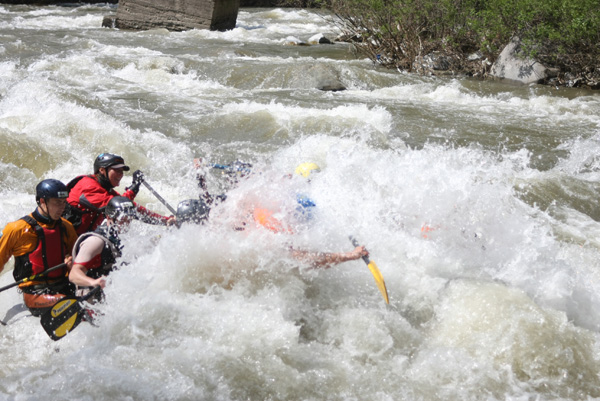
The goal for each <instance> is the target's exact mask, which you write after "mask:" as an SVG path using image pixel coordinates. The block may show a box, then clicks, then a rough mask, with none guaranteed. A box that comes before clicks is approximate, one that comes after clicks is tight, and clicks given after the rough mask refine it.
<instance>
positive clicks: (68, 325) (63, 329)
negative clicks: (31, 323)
mask: <svg viewBox="0 0 600 401" xmlns="http://www.w3.org/2000/svg"><path fill="white" fill-rule="evenodd" d="M76 320H77V313H75V314H73V316H71V317H70V318H69V320H67V321H66V322H64V323H63V324H61V325H60V326H58V327H57V328H56V330H54V335H55V336H56V337H64V336H66V335H67V333H68V332H69V331H71V329H72V328H73V325H74V324H75V321H76Z"/></svg>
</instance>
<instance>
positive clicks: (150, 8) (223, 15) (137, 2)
mask: <svg viewBox="0 0 600 401" xmlns="http://www.w3.org/2000/svg"><path fill="white" fill-rule="evenodd" d="M239 8H240V0H119V6H118V7H117V15H116V18H115V21H114V26H115V27H116V28H119V29H135V30H147V29H155V28H166V29H168V30H170V31H185V30H189V29H210V30H211V31H225V30H228V29H233V28H235V23H236V20H237V14H238V10H239Z"/></svg>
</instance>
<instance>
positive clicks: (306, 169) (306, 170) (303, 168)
mask: <svg viewBox="0 0 600 401" xmlns="http://www.w3.org/2000/svg"><path fill="white" fill-rule="evenodd" d="M313 171H314V172H319V171H321V168H319V166H318V165H316V164H315V163H302V164H300V165H299V166H298V167H296V170H294V172H295V173H296V174H298V175H301V176H302V177H304V178H306V177H308V176H309V175H310V174H311V173H312V172H313Z"/></svg>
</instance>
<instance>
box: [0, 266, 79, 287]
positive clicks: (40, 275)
mask: <svg viewBox="0 0 600 401" xmlns="http://www.w3.org/2000/svg"><path fill="white" fill-rule="evenodd" d="M66 265H67V264H66V263H61V264H60V265H56V266H54V267H51V268H49V269H48V270H45V271H43V272H41V273H38V274H34V275H32V276H29V277H25V278H24V279H22V280H19V281H15V282H14V283H11V284H9V285H6V286H4V287H2V288H0V292H2V291H4V290H8V289H9V288H13V287H16V286H18V285H19V284H22V283H25V282H27V281H32V280H35V279H36V278H40V277H44V276H45V275H47V274H48V273H50V272H53V271H54V270H58V269H61V268H63V267H65V266H66Z"/></svg>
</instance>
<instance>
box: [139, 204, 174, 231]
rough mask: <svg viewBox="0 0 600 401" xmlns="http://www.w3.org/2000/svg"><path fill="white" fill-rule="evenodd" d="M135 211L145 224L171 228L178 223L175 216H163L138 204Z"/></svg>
mask: <svg viewBox="0 0 600 401" xmlns="http://www.w3.org/2000/svg"><path fill="white" fill-rule="evenodd" d="M135 210H136V211H137V213H138V216H139V219H140V220H142V221H143V222H144V223H148V224H156V225H165V226H170V225H172V224H175V222H176V218H175V216H163V215H161V214H158V213H155V212H153V211H151V210H148V209H146V208H145V207H144V206H142V205H138V204H137V203H136V204H135Z"/></svg>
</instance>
